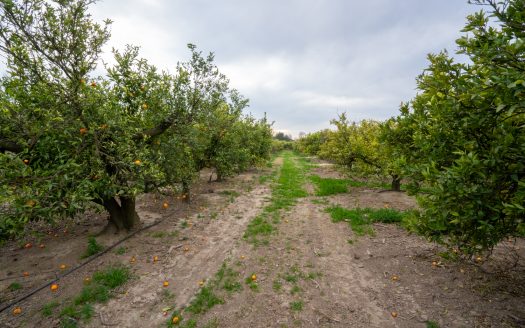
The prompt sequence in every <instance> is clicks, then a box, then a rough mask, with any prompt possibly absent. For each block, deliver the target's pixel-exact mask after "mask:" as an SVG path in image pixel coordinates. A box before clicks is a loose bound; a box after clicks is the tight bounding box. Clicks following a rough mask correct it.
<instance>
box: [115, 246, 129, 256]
mask: <svg viewBox="0 0 525 328" xmlns="http://www.w3.org/2000/svg"><path fill="white" fill-rule="evenodd" d="M126 251H127V249H126V247H124V246H120V247H119V248H117V249H116V250H115V253H116V254H117V255H123V254H125V253H126Z"/></svg>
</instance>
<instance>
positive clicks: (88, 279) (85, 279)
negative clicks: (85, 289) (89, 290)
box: [84, 277, 91, 285]
mask: <svg viewBox="0 0 525 328" xmlns="http://www.w3.org/2000/svg"><path fill="white" fill-rule="evenodd" d="M89 283H91V278H89V277H86V278H84V284H86V285H87V284H89Z"/></svg>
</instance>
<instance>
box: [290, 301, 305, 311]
mask: <svg viewBox="0 0 525 328" xmlns="http://www.w3.org/2000/svg"><path fill="white" fill-rule="evenodd" d="M303 305H304V304H303V301H295V302H292V303H290V309H292V311H302V310H303Z"/></svg>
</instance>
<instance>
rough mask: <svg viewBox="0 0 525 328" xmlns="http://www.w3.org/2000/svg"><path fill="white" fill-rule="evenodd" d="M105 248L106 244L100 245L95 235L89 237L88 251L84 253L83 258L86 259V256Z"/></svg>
mask: <svg viewBox="0 0 525 328" xmlns="http://www.w3.org/2000/svg"><path fill="white" fill-rule="evenodd" d="M103 249H104V246H102V245H100V244H99V243H98V242H97V240H96V239H95V237H89V239H88V245H87V248H86V252H85V253H84V255H82V257H81V258H83V259H85V258H86V257H90V256H92V255H95V254H98V253H100V252H102V250H103Z"/></svg>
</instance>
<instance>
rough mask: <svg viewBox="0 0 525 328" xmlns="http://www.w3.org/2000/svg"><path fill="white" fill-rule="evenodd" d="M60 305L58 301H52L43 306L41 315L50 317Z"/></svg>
mask: <svg viewBox="0 0 525 328" xmlns="http://www.w3.org/2000/svg"><path fill="white" fill-rule="evenodd" d="M59 305H60V303H58V302H57V301H52V302H49V303H47V304H44V305H43V306H42V310H41V313H42V315H43V316H44V317H50V316H52V315H53V312H54V311H55V309H56V308H57V307H58V306H59Z"/></svg>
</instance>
